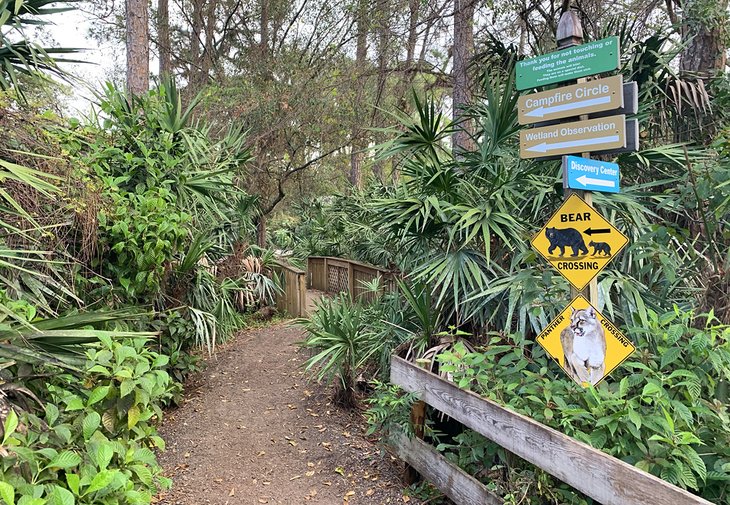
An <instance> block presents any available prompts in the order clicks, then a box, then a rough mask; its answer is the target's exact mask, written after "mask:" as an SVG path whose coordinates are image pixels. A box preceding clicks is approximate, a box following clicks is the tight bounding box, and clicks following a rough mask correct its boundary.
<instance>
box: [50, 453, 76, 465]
mask: <svg viewBox="0 0 730 505" xmlns="http://www.w3.org/2000/svg"><path fill="white" fill-rule="evenodd" d="M79 463H81V456H79V455H78V454H76V453H74V452H71V451H63V452H62V453H60V454H58V456H56V457H55V458H53V459H52V460H51V461H50V462H49V463H48V464H47V465H46V468H73V467H74V466H77V465H78V464H79Z"/></svg>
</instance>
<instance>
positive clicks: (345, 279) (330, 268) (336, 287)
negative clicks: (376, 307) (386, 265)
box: [307, 256, 395, 302]
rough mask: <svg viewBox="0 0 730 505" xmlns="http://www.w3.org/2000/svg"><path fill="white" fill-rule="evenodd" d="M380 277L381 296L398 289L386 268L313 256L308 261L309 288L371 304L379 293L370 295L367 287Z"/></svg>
mask: <svg viewBox="0 0 730 505" xmlns="http://www.w3.org/2000/svg"><path fill="white" fill-rule="evenodd" d="M378 277H380V279H381V281H380V289H381V293H382V292H383V291H390V290H392V289H394V288H395V280H394V274H393V273H392V272H390V271H388V270H385V269H383V268H378V267H374V266H372V265H367V264H365V263H360V262H359V261H352V260H346V259H342V258H331V257H325V256H310V257H309V258H308V259H307V286H308V287H310V288H312V289H317V290H319V291H324V292H325V293H350V296H351V297H352V299H353V300H361V301H364V302H371V301H373V300H374V299H375V298H376V297H377V296H378V293H373V292H371V291H368V290H367V289H366V288H365V287H363V283H364V282H371V281H373V280H374V279H377V278H378Z"/></svg>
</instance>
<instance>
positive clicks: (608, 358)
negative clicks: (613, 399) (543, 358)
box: [537, 295, 636, 387]
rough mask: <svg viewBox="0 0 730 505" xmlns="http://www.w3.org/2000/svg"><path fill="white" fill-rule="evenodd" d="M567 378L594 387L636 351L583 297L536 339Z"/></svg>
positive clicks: (564, 311)
mask: <svg viewBox="0 0 730 505" xmlns="http://www.w3.org/2000/svg"><path fill="white" fill-rule="evenodd" d="M537 342H538V343H539V344H540V345H541V346H542V347H543V349H545V351H546V352H547V353H548V354H549V355H550V356H551V357H552V358H553V359H554V360H555V361H556V362H557V363H558V365H560V367H561V368H562V369H563V371H565V373H566V374H568V376H569V377H570V378H571V379H573V380H574V381H575V382H577V383H578V384H580V385H581V386H583V387H587V386H589V385H593V386H595V385H596V384H598V383H599V382H601V381H602V380H603V379H604V378H606V377H607V376H608V374H610V373H611V372H612V371H613V370H614V369H615V368H616V367H617V366H619V365H620V364H621V363H623V362H624V361H625V360H626V358H628V357H629V356H630V355H631V353H633V352H634V350H635V349H636V348H635V347H634V344H632V343H631V341H630V340H629V339H628V338H626V337H625V336H624V335H623V334H622V333H621V332H620V331H619V329H618V328H617V327H616V326H615V325H614V324H613V323H612V322H611V321H609V320H608V319H607V318H605V317H603V315H602V314H601V313H600V312H598V311H597V310H596V308H595V307H593V305H591V304H590V303H589V302H588V300H586V299H585V298H584V297H583V296H580V295H579V296H577V297H576V298H575V299H574V300H573V301H572V302H571V303H570V305H568V306H567V307H566V308H565V310H563V312H561V313H560V314H558V317H556V318H555V319H554V320H553V321H552V322H551V323H550V324H549V325H548V326H547V328H545V330H543V332H542V333H540V335H538V337H537Z"/></svg>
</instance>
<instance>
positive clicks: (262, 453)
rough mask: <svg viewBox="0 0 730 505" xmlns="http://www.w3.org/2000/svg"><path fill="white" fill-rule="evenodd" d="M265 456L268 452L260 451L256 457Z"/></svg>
mask: <svg viewBox="0 0 730 505" xmlns="http://www.w3.org/2000/svg"><path fill="white" fill-rule="evenodd" d="M264 454H266V451H259V453H258V454H257V455H256V456H263V455H264Z"/></svg>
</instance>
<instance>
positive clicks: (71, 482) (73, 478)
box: [66, 473, 81, 496]
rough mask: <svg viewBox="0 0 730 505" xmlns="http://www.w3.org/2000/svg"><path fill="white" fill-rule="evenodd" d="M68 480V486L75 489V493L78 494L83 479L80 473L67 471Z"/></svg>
mask: <svg viewBox="0 0 730 505" xmlns="http://www.w3.org/2000/svg"><path fill="white" fill-rule="evenodd" d="M66 482H67V483H68V488H69V489H70V490H71V491H73V493H74V494H75V495H76V496H78V495H79V485H80V482H81V479H80V478H79V476H78V474H75V473H67V474H66Z"/></svg>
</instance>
